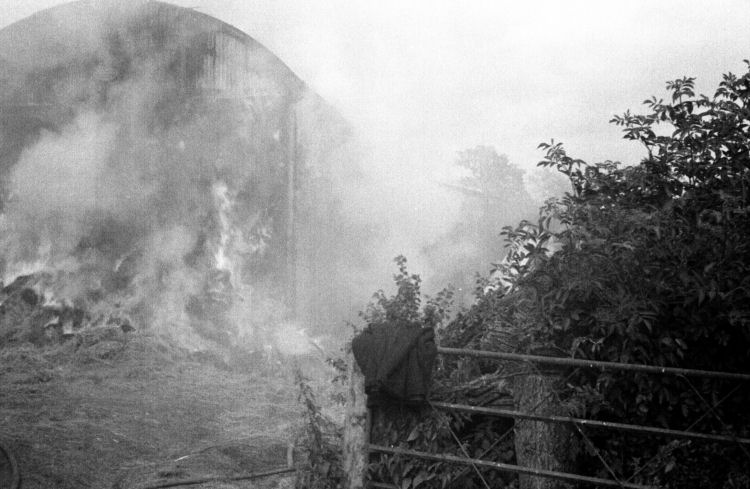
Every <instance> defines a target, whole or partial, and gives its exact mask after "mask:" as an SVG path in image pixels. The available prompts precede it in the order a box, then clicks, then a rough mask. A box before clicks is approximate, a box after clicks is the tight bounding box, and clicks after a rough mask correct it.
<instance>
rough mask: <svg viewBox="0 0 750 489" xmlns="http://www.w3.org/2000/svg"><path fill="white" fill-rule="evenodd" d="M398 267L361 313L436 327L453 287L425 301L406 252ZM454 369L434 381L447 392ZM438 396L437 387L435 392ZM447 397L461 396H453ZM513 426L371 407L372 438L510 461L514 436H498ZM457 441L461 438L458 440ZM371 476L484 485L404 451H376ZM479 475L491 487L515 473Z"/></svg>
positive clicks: (412, 484) (404, 482)
mask: <svg viewBox="0 0 750 489" xmlns="http://www.w3.org/2000/svg"><path fill="white" fill-rule="evenodd" d="M395 261H396V264H397V266H398V273H397V274H395V275H394V277H393V278H394V282H395V285H396V293H395V294H394V295H391V296H389V295H386V294H385V292H383V291H382V290H381V291H378V292H377V293H375V295H374V297H373V302H372V303H371V304H370V305H369V306H368V307H367V309H366V310H365V311H364V312H362V314H361V316H362V318H363V320H364V321H365V323H367V324H368V325H377V324H382V323H385V322H388V323H395V324H400V325H404V326H405V327H411V326H414V325H418V326H419V327H435V328H437V330H438V333H441V332H443V331H444V330H443V327H444V325H445V323H446V322H447V320H448V318H449V313H450V309H451V305H452V303H451V300H452V297H453V292H452V290H450V289H446V290H443V291H441V292H440V293H438V294H437V295H436V296H435V297H433V298H429V297H427V298H426V300H425V301H424V305H423V298H422V295H421V291H420V284H421V280H420V277H419V276H418V275H416V274H410V273H409V272H408V269H407V263H406V258H404V257H403V256H399V257H397V258H396V260H395ZM451 371H452V369H449V368H445V366H444V367H443V368H441V369H439V371H438V372H437V378H436V379H435V381H436V383H437V384H439V385H438V386H437V387H438V388H439V390H440V391H442V392H450V393H451V394H453V395H454V396H455V394H456V393H455V390H454V389H452V388H451V386H452V385H455V384H456V379H455V378H452V376H451V374H450V372H451ZM436 395H437V396H439V395H440V393H436ZM450 400H451V402H463V400H462V399H457V398H455V397H454V398H452V399H450ZM511 427H512V423H510V422H509V421H508V420H501V419H494V418H488V417H485V416H469V415H466V414H462V413H447V412H442V411H438V410H436V409H433V408H432V407H430V406H422V407H416V408H415V407H407V406H401V405H393V406H381V407H378V409H376V410H375V411H374V422H373V427H372V432H371V440H372V442H373V443H380V444H383V445H389V446H399V447H402V448H408V449H411V450H419V451H426V452H430V453H447V454H451V455H456V456H466V454H468V455H469V456H472V457H483V458H486V459H488V460H498V461H503V462H506V463H507V462H509V461H510V460H512V459H514V457H515V454H514V452H513V440H512V437H509V436H506V437H505V438H502V439H501V436H502V435H503V434H505V433H506V432H507V431H508V430H509V429H510V428H511ZM459 443H460V444H459ZM370 474H371V477H372V479H373V480H380V481H385V482H388V483H395V484H397V485H398V486H399V487H401V488H402V489H418V488H419V489H428V488H445V487H465V488H468V489H471V488H474V487H477V488H479V487H485V486H484V484H483V483H482V481H481V479H479V478H478V477H477V476H476V473H475V472H473V471H472V470H467V469H466V468H465V467H462V466H457V465H452V464H445V463H441V462H430V461H423V460H418V459H414V458H408V457H399V456H389V455H382V456H378V458H377V459H376V460H374V462H373V463H372V464H371V466H370ZM482 477H483V478H484V479H485V481H487V482H488V483H489V484H490V486H491V487H505V486H507V485H508V484H509V483H511V482H512V481H513V480H514V479H515V478H514V477H513V476H509V475H508V474H501V473H500V472H498V471H488V470H483V473H482Z"/></svg>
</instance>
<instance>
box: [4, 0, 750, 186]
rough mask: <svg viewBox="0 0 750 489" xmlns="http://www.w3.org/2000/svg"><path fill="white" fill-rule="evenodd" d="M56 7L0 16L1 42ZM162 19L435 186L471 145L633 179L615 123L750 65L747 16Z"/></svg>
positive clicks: (522, 161) (472, 7)
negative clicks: (620, 165)
mask: <svg viewBox="0 0 750 489" xmlns="http://www.w3.org/2000/svg"><path fill="white" fill-rule="evenodd" d="M60 3H64V2H60V1H57V0H23V1H20V0H0V11H1V12H2V17H0V27H3V26H5V25H8V24H10V23H12V22H14V21H16V20H19V19H22V18H24V17H26V16H28V15H30V14H32V13H34V12H36V11H38V10H40V9H43V8H47V7H50V6H54V5H57V4H60ZM171 3H175V4H178V5H181V6H184V7H192V8H195V9H197V10H199V11H201V12H204V13H206V14H209V15H212V16H215V17H217V18H219V19H221V20H224V21H226V22H228V23H230V24H233V25H234V26H236V27H238V28H240V29H241V30H243V31H245V32H246V33H248V34H249V35H251V36H252V37H254V38H255V39H257V40H258V41H260V42H261V43H262V44H264V45H265V46H266V47H267V48H269V49H270V50H271V51H272V52H274V53H275V54H276V55H277V56H279V57H280V58H281V59H282V60H283V61H284V62H285V63H286V64H287V65H288V66H290V67H291V68H292V69H293V70H294V71H295V72H296V73H297V74H298V75H299V76H300V78H302V79H303V80H305V81H306V82H307V83H308V84H309V85H310V86H312V87H313V88H314V89H315V90H316V91H317V92H318V93H319V94H321V95H322V96H323V97H324V98H326V99H327V100H328V101H329V102H330V103H332V104H333V105H335V106H336V107H337V108H338V109H339V110H340V111H341V112H342V113H343V114H344V115H345V116H346V117H347V118H348V119H349V120H350V121H351V122H352V123H353V124H354V125H355V127H358V128H359V129H361V130H362V131H363V132H365V133H367V135H368V137H369V138H370V139H372V140H373V141H374V142H375V144H376V146H377V147H378V148H380V150H379V151H380V152H379V157H380V158H383V159H393V160H404V164H408V165H410V166H411V167H414V168H416V169H419V170H425V169H426V170H435V171H436V172H439V169H441V168H445V167H446V165H450V164H451V163H452V162H453V161H454V160H455V155H456V152H457V151H460V150H462V149H466V148H471V147H474V146H477V145H489V146H494V147H495V148H496V149H497V150H498V151H499V152H500V153H504V154H506V155H508V157H509V158H510V161H511V162H513V163H515V164H517V165H519V166H522V167H524V168H530V167H533V166H534V165H535V164H536V162H537V161H538V160H539V159H540V157H541V155H542V154H541V152H540V151H539V150H537V149H536V147H537V145H538V144H539V143H540V142H542V141H549V140H550V139H552V138H554V139H555V140H556V141H563V142H564V143H565V145H566V147H567V148H568V152H569V154H571V155H573V156H576V157H580V158H583V159H585V160H587V161H600V160H604V159H612V160H621V161H623V162H626V163H635V162H637V161H638V160H639V158H640V157H641V156H642V154H641V150H640V148H639V147H638V146H637V145H636V144H634V143H630V142H626V141H623V140H622V139H621V132H620V130H619V129H618V128H616V127H614V126H612V125H611V124H609V123H608V121H609V119H611V117H612V115H614V114H620V113H622V112H624V111H625V110H626V109H629V108H630V109H634V110H636V111H637V110H640V108H641V102H642V101H643V100H644V99H646V98H648V97H650V96H651V95H656V96H663V95H665V91H664V84H665V82H666V81H667V80H670V79H674V78H677V77H681V76H696V77H697V78H698V82H697V85H698V88H699V90H701V91H703V92H712V91H713V90H714V89H715V87H716V85H717V83H718V82H719V81H720V79H721V74H722V73H724V72H727V71H734V72H740V71H742V69H743V63H742V60H743V59H745V58H750V28H748V26H750V0H718V1H712V2H708V1H701V2H697V1H692V2H691V1H672V0H660V1H658V2H653V1H640V0H638V1H628V2H609V1H606V2H605V1H576V0H566V1H565V2H559V1H535V0H530V1H523V2H520V1H517V2H504V1H497V0H496V1H487V2H484V1H472V2H458V1H423V0H419V1H409V2H403V1H394V0H387V1H377V2H375V1H369V2H364V1H359V0H330V1H325V0H320V1H315V2H312V1H301V0H297V1H292V0H174V1H173V2H171ZM386 167H387V166H386Z"/></svg>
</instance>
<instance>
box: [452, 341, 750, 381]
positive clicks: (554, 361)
mask: <svg viewBox="0 0 750 489" xmlns="http://www.w3.org/2000/svg"><path fill="white" fill-rule="evenodd" d="M438 353H441V354H443V355H465V356H469V357H481V358H491V359H494V360H513V361H517V362H532V363H539V364H545V365H559V366H565V367H588V368H601V369H602V370H608V369H609V370H628V371H631V372H646V373H652V374H665V375H667V374H669V375H684V376H691V377H707V378H714V379H728V380H745V381H748V380H750V374H742V373H736V372H716V371H713V370H696V369H690V368H676V367H657V366H654V365H642V364H636V363H620V362H601V361H598V360H581V359H578V358H567V357H548V356H542V355H524V354H521V353H503V352H499V351H486V350H470V349H464V348H444V347H438Z"/></svg>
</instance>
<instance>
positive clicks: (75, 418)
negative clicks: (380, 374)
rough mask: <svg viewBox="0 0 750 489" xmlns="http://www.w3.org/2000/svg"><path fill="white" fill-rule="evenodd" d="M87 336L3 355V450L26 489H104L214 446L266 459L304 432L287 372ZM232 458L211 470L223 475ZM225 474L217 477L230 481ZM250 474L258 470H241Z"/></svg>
mask: <svg viewBox="0 0 750 489" xmlns="http://www.w3.org/2000/svg"><path fill="white" fill-rule="evenodd" d="M88 335H89V336H82V337H80V338H78V339H77V340H75V341H73V340H70V341H68V342H66V343H64V344H60V345H53V346H47V347H34V346H30V345H25V344H16V345H6V346H5V347H3V348H2V349H0V439H2V440H3V441H4V443H5V444H6V445H8V446H9V447H10V448H11V449H12V450H13V451H14V453H15V455H16V458H17V459H18V462H19V465H20V470H21V473H22V477H23V487H24V488H25V489H37V488H38V489H49V488H60V489H73V488H75V489H80V488H97V489H98V488H108V487H112V486H113V484H115V482H116V481H120V483H121V484H125V482H123V481H127V480H128V477H131V475H129V474H134V473H138V474H141V475H142V474H144V473H148V472H149V471H153V470H155V468H157V467H159V466H163V465H164V463H167V462H170V461H174V460H176V459H180V458H181V457H182V460H187V459H188V458H191V457H195V456H196V454H200V453H203V454H206V453H211V450H214V448H215V447H222V446H223V447H232V446H234V447H243V446H244V447H253V449H254V450H256V452H257V453H264V452H268V453H271V452H272V451H273V450H272V448H273V447H278V446H286V445H287V444H288V443H290V442H293V441H294V438H295V436H296V433H297V432H298V431H299V425H300V422H301V419H302V417H301V409H302V408H301V406H300V405H299V404H298V402H297V388H296V387H295V385H294V376H293V373H292V372H291V370H292V369H291V368H289V364H290V362H286V361H285V362H278V361H269V360H265V359H261V360H259V359H257V358H254V357H252V356H251V355H247V354H244V353H242V352H239V351H236V352H232V351H221V352H219V351H215V352H211V353H203V354H190V353H188V352H186V351H184V350H182V349H180V348H178V347H177V346H175V345H174V344H172V343H170V342H169V341H167V340H165V339H163V338H157V337H154V336H149V335H146V334H142V333H128V334H124V333H118V332H116V331H110V332H106V331H95V332H93V333H88ZM94 335H99V336H98V337H96V338H94ZM308 361H310V362H312V364H316V361H315V360H308ZM317 363H318V364H320V362H317ZM316 368H317V371H318V374H320V375H322V377H320V379H319V380H317V381H315V382H317V383H318V384H319V385H320V386H323V385H325V384H326V382H327V381H326V380H325V379H324V378H323V377H325V376H326V375H328V374H327V373H325V368H324V367H323V366H322V364H320V365H319V366H317V367H314V368H309V366H308V367H306V371H307V372H311V371H315V369H316ZM212 447H214V448H212ZM266 448H267V450H265V449H266ZM225 455H226V454H224V455H221V457H219V456H218V455H216V456H215V457H213V459H216V460H218V459H221V460H223V462H221V464H226V463H227V459H226V457H225ZM217 457H218V458H217ZM222 457H224V458H222ZM209 458H210V457H209ZM230 458H231V457H230ZM235 458H236V457H235ZM256 458H257V457H256ZM213 459H212V460H213ZM203 460H204V462H205V460H207V459H206V457H203ZM238 460H239V459H238ZM244 463H250V461H249V459H248V458H247V457H245V462H244ZM285 463H286V459H285V458H284V457H281V459H280V460H279V461H278V464H276V465H283V464H285ZM221 464H220V463H218V462H217V463H216V464H214V465H216V466H215V467H214V470H215V471H219V472H221V471H224V472H226V470H229V468H228V467H226V466H223V465H221ZM204 465H205V463H204ZM209 465H210V464H209ZM251 465H252V464H251ZM209 468H210V467H207V468H205V469H206V470H208V469H209ZM246 468H257V467H239V466H238V467H236V468H235V469H236V470H242V469H246ZM201 487H203V486H201Z"/></svg>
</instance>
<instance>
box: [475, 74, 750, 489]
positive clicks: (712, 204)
mask: <svg viewBox="0 0 750 489" xmlns="http://www.w3.org/2000/svg"><path fill="white" fill-rule="evenodd" d="M746 63H747V61H746ZM748 68H749V71H748V73H746V74H744V75H743V76H736V75H733V74H727V75H725V76H724V78H723V81H722V82H721V83H720V85H719V87H718V89H717V90H716V92H715V94H714V95H713V96H712V97H708V96H705V95H696V94H695V93H694V79H693V78H681V79H678V80H675V81H671V82H668V83H667V90H668V92H669V94H670V96H669V98H668V100H667V101H664V100H660V99H657V98H655V97H654V98H651V99H648V100H646V101H645V102H644V104H645V106H646V107H647V109H648V110H647V112H646V113H645V114H642V115H641V114H634V113H631V112H630V111H628V112H626V113H625V114H623V115H621V116H615V117H614V118H613V119H612V121H611V122H612V123H614V124H616V125H618V126H621V127H622V128H623V131H624V134H625V136H624V137H625V138H627V139H630V140H633V141H637V142H640V143H641V144H642V145H643V146H644V147H645V149H646V152H647V156H646V157H645V158H644V159H643V160H642V161H641V162H640V164H637V165H633V166H622V165H620V164H619V163H617V162H612V161H605V162H601V163H595V164H588V163H586V162H584V161H582V160H580V159H575V158H573V157H571V156H569V155H568V154H567V153H566V151H565V149H564V147H563V145H562V144H561V143H558V142H555V141H552V142H550V143H543V144H541V145H540V147H541V148H542V149H543V150H544V151H545V157H544V159H543V160H542V161H541V162H540V163H539V165H540V166H542V167H552V168H555V169H557V170H558V171H559V172H561V173H563V174H564V175H566V176H567V178H568V179H569V181H570V185H571V190H570V192H568V193H567V194H566V195H565V196H564V197H563V198H562V199H561V200H552V201H549V202H548V203H547V205H545V207H543V208H542V210H541V218H540V220H539V222H538V223H537V224H530V223H527V222H524V223H522V225H521V226H518V227H517V228H506V229H505V230H504V233H505V235H506V239H508V240H509V242H510V243H511V244H514V245H515V246H516V247H519V246H520V247H522V248H524V253H521V254H519V255H518V256H515V257H511V258H512V259H511V260H510V261H507V262H506V263H505V264H504V267H505V268H506V270H505V271H506V272H507V271H508V270H507V269H511V270H515V271H516V272H517V273H515V274H510V283H509V285H508V286H507V287H503V288H501V290H500V291H499V292H498V291H497V290H495V291H492V292H488V293H491V294H496V293H501V294H502V293H506V292H507V291H508V290H509V289H510V290H524V289H530V288H533V289H534V290H535V291H536V292H537V294H536V296H535V297H537V307H538V309H539V310H540V311H541V315H542V318H543V320H542V321H540V322H539V323H538V324H536V325H534V326H533V327H532V328H531V331H530V334H532V336H533V340H534V341H533V342H532V344H534V345H537V346H538V345H551V346H555V347H558V348H563V349H564V350H566V351H568V352H569V354H570V355H572V356H575V357H581V358H590V359H597V360H606V361H614V362H627V363H644V364H651V365H663V366H683V367H689V368H698V369H708V370H723V371H733V372H737V371H740V372H748V371H749V370H750V369H749V368H748V367H749V366H750V241H749V240H748V237H749V236H750V214H749V211H750V201H749V199H750V195H749V194H748V192H749V190H750V155H749V151H750V63H748ZM530 238H533V239H530ZM552 242H555V243H557V244H558V245H559V246H560V250H559V251H558V252H557V253H555V254H553V255H551V256H550V254H549V253H548V252H547V251H548V250H547V248H548V245H549V244H550V243H552ZM530 243H531V244H530ZM540 284H542V285H541V286H540ZM734 387H735V386H734V385H732V384H731V383H728V382H717V381H713V382H708V381H698V380H695V379H683V378H670V377H654V376H647V375H643V374H635V375H626V374H613V373H612V372H589V373H581V374H579V375H578V377H576V378H575V382H574V383H573V384H572V388H573V390H574V392H575V395H574V396H573V397H572V398H571V402H572V403H573V405H574V406H575V408H576V410H578V411H580V412H579V414H588V415H592V416H597V417H601V418H605V419H612V420H624V421H626V422H629V423H641V424H651V425H654V424H656V425H662V426H669V427H671V428H675V429H687V428H688V427H690V428H691V429H700V430H706V431H712V432H726V433H733V434H734V435H737V436H747V435H748V434H749V433H750V432H749V431H748V430H750V419H748V414H747V413H748V410H747V407H746V406H747V401H748V400H750V392H748V389H747V386H744V387H743V388H741V389H740V390H739V391H736V392H735V393H734V394H733V396H731V397H730V398H729V399H727V400H725V401H724V402H722V403H720V404H719V405H718V407H716V409H715V412H713V413H711V414H709V415H707V416H705V417H703V418H701V416H702V415H703V414H704V413H705V412H706V411H707V410H709V411H710V410H711V408H712V406H713V405H714V404H717V403H719V400H720V399H722V398H723V397H724V396H725V395H727V394H728V393H729V392H730V391H731V390H732V389H733V388H734ZM698 419H702V420H701V421H700V422H698V424H697V425H694V422H695V421H696V420H698ZM719 419H720V420H719ZM615 442H616V443H615ZM613 443H614V444H613ZM615 444H617V445H619V446H615ZM664 446H665V445H663V444H662V445H658V444H654V442H638V443H636V442H632V443H631V442H628V443H625V442H624V441H623V439H614V438H613V439H611V440H610V442H606V443H604V446H603V449H605V450H610V451H612V452H613V453H614V452H617V453H619V454H620V458H619V459H618V460H620V461H619V462H617V460H615V461H614V462H613V466H615V468H616V470H619V471H620V473H622V474H627V473H628V470H630V469H628V464H631V462H632V461H633V459H634V458H637V457H641V456H643V454H644V453H645V454H649V453H651V454H657V453H659V449H661V450H662V452H663V451H664ZM638 451H640V453H638ZM688 452H689V453H688ZM743 452H744V451H742V450H739V449H737V447H736V446H729V447H722V448H721V449H718V448H715V449H714V448H708V449H706V448H705V447H703V446H701V447H694V448H690V449H689V450H688V451H687V452H685V449H683V453H682V455H683V458H682V459H680V460H681V461H679V460H678V461H677V462H674V461H673V462H672V463H671V465H670V464H669V463H668V462H667V463H665V464H664V466H665V467H670V470H669V471H668V472H670V474H672V476H671V478H670V476H668V474H667V475H665V474H663V473H661V474H651V475H650V477H652V479H651V481H652V482H654V481H656V482H659V481H662V482H664V481H666V482H668V483H669V484H671V485H673V486H674V487H688V486H686V485H684V484H685V480H690V481H691V482H690V484H692V485H691V487H700V486H701V485H703V486H705V487H709V486H710V487H721V486H722V485H724V486H726V487H732V485H731V484H732V482H731V481H732V480H734V479H732V477H733V475H732V474H742V473H744V472H742V471H746V470H747V468H748V467H750V455H749V454H747V453H743ZM623 453H625V455H626V456H625V457H624V458H623V456H622V454H623ZM670 453H672V452H670ZM716 454H721V457H719V456H717V455H716ZM628 457H630V458H628ZM691 457H692V458H691ZM701 457H703V458H701ZM613 458H614V457H613ZM697 459H700V460H701V461H702V462H704V464H703V465H700V467H701V468H700V469H698V465H696V464H692V463H691V462H692V461H694V460H697ZM618 464H619V466H618ZM675 464H677V466H680V467H681V470H680V471H675V470H673V469H674V467H675ZM631 465H638V464H631ZM701 470H703V471H708V472H705V473H701V474H698V472H700V471H701ZM691 471H693V472H694V475H695V477H693V478H691V477H688V478H687V479H685V477H684V474H690V473H693V472H691ZM646 472H648V471H642V472H641V474H644V473H646ZM678 472H679V473H681V474H683V476H681V477H682V479H680V477H676V476H674V474H677V473H678ZM654 478H655V479H654ZM715 478H718V479H715ZM662 479H663V480H662ZM746 483H747V481H746Z"/></svg>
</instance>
